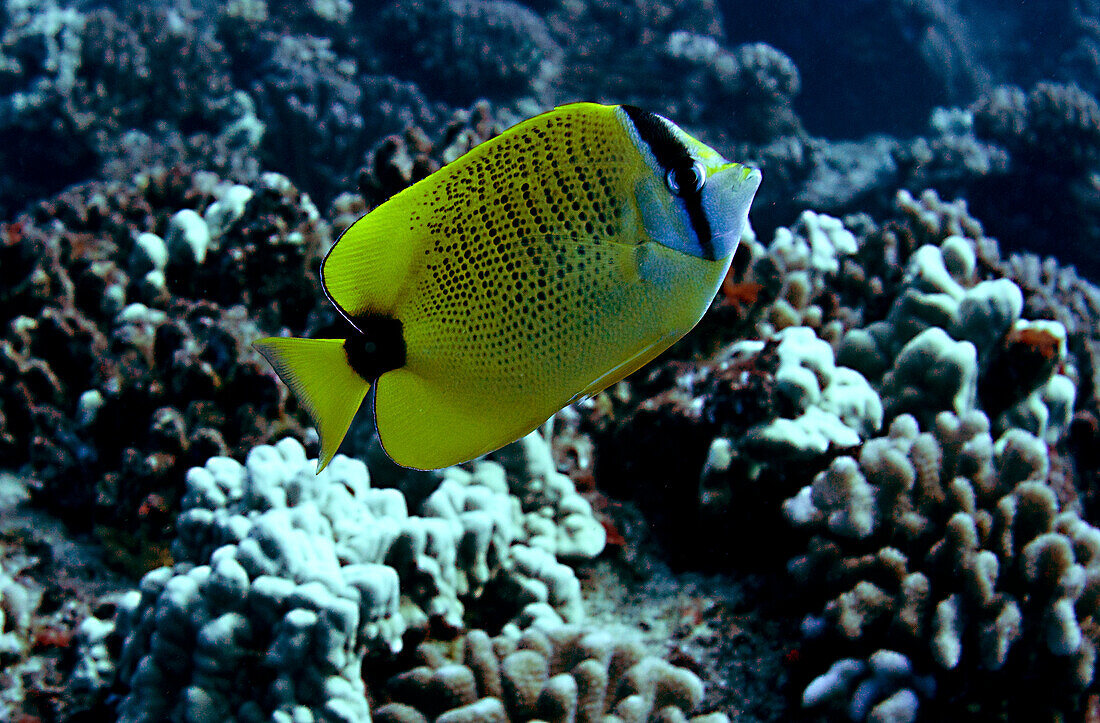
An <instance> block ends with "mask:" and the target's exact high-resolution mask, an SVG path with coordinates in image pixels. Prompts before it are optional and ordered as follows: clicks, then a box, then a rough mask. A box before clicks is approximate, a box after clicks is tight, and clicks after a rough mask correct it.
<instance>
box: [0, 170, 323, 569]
mask: <svg viewBox="0 0 1100 723" xmlns="http://www.w3.org/2000/svg"><path fill="white" fill-rule="evenodd" d="M196 209H197V210H196ZM203 214H204V215H205V217H204V215H203ZM328 243H329V236H328V227H327V225H326V224H325V223H324V222H322V221H321V220H320V218H319V214H318V212H317V210H316V209H315V208H314V207H313V206H312V204H311V203H310V202H309V200H308V198H307V197H305V196H304V195H302V194H301V193H300V192H299V191H298V190H297V189H296V188H294V186H293V185H291V184H290V183H289V181H287V180H286V179H285V178H284V177H281V176H278V175H276V174H267V175H264V176H263V177H262V178H261V179H260V180H259V181H258V182H257V183H256V184H255V185H254V186H251V187H243V186H233V185H231V184H228V183H223V182H220V181H219V180H218V179H217V178H216V177H215V176H213V175H212V174H209V173H197V174H183V173H178V172H168V173H164V174H152V175H150V176H148V177H147V178H145V179H144V180H143V182H142V185H141V186H139V187H137V188H132V189H127V190H119V189H116V188H112V187H110V186H102V185H93V186H89V187H85V188H82V189H79V190H75V191H71V192H68V193H66V194H63V195H62V196H60V197H58V198H57V199H55V200H53V201H48V202H44V203H43V204H41V205H40V206H39V207H38V208H37V210H36V212H35V217H34V218H24V219H22V220H20V221H19V222H17V223H14V224H10V225H7V226H5V227H4V231H3V251H2V253H3V256H4V259H3V267H4V275H5V277H6V278H5V284H4V291H3V294H2V296H3V301H4V318H3V326H4V329H5V333H4V336H3V339H2V341H0V377H2V378H3V380H4V384H3V392H0V413H2V420H3V430H2V434H0V439H2V440H3V443H2V444H0V449H2V451H3V459H4V460H5V463H6V464H13V465H19V464H25V463H26V462H27V461H29V462H31V463H32V464H33V465H34V467H35V469H36V471H37V474H38V478H39V480H40V483H39V487H38V489H37V490H36V491H35V494H36V499H38V500H40V501H41V502H42V503H43V504H44V505H45V506H47V507H48V508H50V509H53V510H55V511H58V512H60V513H62V514H63V515H64V516H65V517H66V518H67V519H69V520H70V521H71V522H72V523H73V524H74V525H76V526H77V527H80V528H87V527H89V526H97V527H98V528H99V530H100V532H101V534H102V535H103V536H104V537H105V539H108V540H109V542H110V544H111V545H112V547H115V548H116V549H117V550H118V551H119V553H120V554H123V555H124V556H126V555H129V554H131V553H133V554H136V555H137V557H135V558H134V559H132V560H127V561H126V562H127V564H133V565H134V567H135V569H138V570H141V569H143V568H144V569H148V567H149V566H150V565H156V564H159V562H161V560H159V559H158V556H160V557H163V556H164V555H165V554H166V539H165V536H166V533H167V529H166V527H167V526H170V524H171V520H172V518H173V516H174V515H173V508H174V505H175V504H176V499H177V496H178V494H179V493H180V491H181V490H182V486H183V473H184V471H185V470H186V469H187V468H188V467H189V466H191V465H194V464H196V463H198V462H199V461H201V460H202V459H205V458H206V457H208V456H210V455H215V454H227V453H228V452H229V451H230V450H231V449H236V448H238V445H240V444H242V443H243V444H249V443H258V442H263V441H267V440H270V439H273V438H274V437H275V436H276V435H282V434H285V433H288V432H295V433H297V434H299V435H300V436H301V437H302V438H303V439H304V438H305V436H304V430H303V428H302V427H301V425H300V423H299V421H298V420H297V419H296V418H295V417H294V416H293V412H294V408H293V407H288V403H289V401H288V396H287V392H286V390H285V389H283V388H282V387H281V386H280V385H279V384H278V382H277V381H276V380H275V379H274V378H273V377H272V376H271V374H270V371H269V369H268V368H267V366H266V364H265V363H264V362H263V360H262V359H261V358H260V357H259V356H258V355H257V354H255V353H254V352H252V351H251V349H250V348H249V344H250V342H251V341H252V340H253V339H255V338H256V337H258V336H261V335H262V333H263V332H264V331H268V332H278V331H279V330H280V329H281V328H283V326H284V325H285V326H287V327H289V328H292V329H302V328H303V327H305V326H306V325H307V323H309V322H308V319H309V316H310V314H311V312H312V309H313V308H314V307H315V305H316V304H317V302H318V300H317V299H316V295H315V294H314V292H313V291H312V286H311V283H310V281H311V280H314V279H315V278H316V276H315V274H316V271H315V269H316V264H317V261H318V259H319V254H320V253H321V252H322V250H323V249H324V248H325V247H326V246H327V245H328Z"/></svg>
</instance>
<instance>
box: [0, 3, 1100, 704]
mask: <svg viewBox="0 0 1100 723" xmlns="http://www.w3.org/2000/svg"><path fill="white" fill-rule="evenodd" d="M773 5H774V4H772V5H766V4H745V3H742V4H732V3H717V2H714V0H692V1H691V2H671V1H669V0H568V1H558V0H531V1H530V2H516V1H514V0H431V1H430V2H427V3H421V4H419V5H416V6H413V5H410V4H407V3H399V2H390V3H383V4H377V6H375V5H371V4H363V3H358V4H356V3H352V2H349V1H348V0H311V1H310V2H306V3H291V2H284V1H282V0H230V1H229V2H225V3H198V4H194V3H183V2H178V1H177V0H168V1H167V2H164V3H159V4H156V5H154V6H140V7H137V6H134V7H129V6H125V7H124V6H123V4H119V3H108V4H106V5H104V4H102V3H100V4H99V5H96V4H95V3H92V4H88V3H75V2H72V1H71V0H4V1H3V2H0V135H3V137H4V139H5V141H7V142H6V143H5V144H4V145H3V147H0V217H2V218H0V309H2V311H0V466H2V467H4V469H5V470H13V469H16V470H19V471H20V473H21V474H23V475H25V478H24V477H23V476H20V477H13V476H11V475H9V474H7V472H4V473H3V474H0V623H2V624H0V678H2V679H3V682H4V685H3V686H0V687H3V689H4V693H3V695H2V696H0V706H2V707H0V717H3V718H5V719H7V718H11V719H13V720H22V721H23V722H24V723H30V721H34V720H50V721H53V720H57V721H62V720H69V719H72V720H87V719H97V720H100V719H102V720H106V719H111V718H113V717H115V716H118V715H121V717H122V719H124V720H165V719H169V720H171V719H178V720H183V719H188V718H189V717H190V718H202V717H205V718H208V719H239V720H258V719H261V718H263V719H267V718H271V719H275V720H308V719H314V718H319V719H328V720H331V719H342V720H351V719H357V720H361V719H365V718H366V717H367V715H368V714H369V715H371V716H373V717H374V718H377V719H381V720H401V721H404V720H410V721H413V720H416V721H419V720H431V719H439V720H474V719H478V720H485V719H500V720H525V719H530V718H533V717H538V718H539V719H545V720H570V719H572V720H584V719H601V720H604V719H627V720H632V719H655V720H686V719H689V718H690V716H693V715H694V716H696V718H695V719H696V720H712V721H714V720H724V719H725V716H727V715H728V716H730V717H736V718H738V719H746V720H753V719H755V720H776V719H781V718H782V719H789V718H795V717H802V718H805V719H812V720H837V719H840V718H848V719H856V720H914V719H916V718H917V717H918V716H919V717H924V718H929V719H957V718H961V717H964V715H965V716H970V717H973V716H975V715H980V716H985V717H989V718H1004V717H1027V718H1028V719H1038V718H1057V717H1061V718H1062V719H1089V718H1090V717H1095V711H1096V710H1097V708H1096V701H1097V700H1098V699H1097V693H1096V691H1097V690H1098V684H1097V681H1096V680H1095V674H1094V667H1095V657H1096V647H1097V645H1098V644H1100V638H1098V636H1097V624H1096V613H1097V610H1096V607H1097V600H1098V599H1100V598H1098V596H1097V594H1096V589H1095V588H1096V580H1097V579H1100V575H1098V573H1097V564H1098V563H1097V550H1098V549H1100V548H1098V544H1100V542H1098V540H1100V533H1098V532H1097V530H1096V528H1095V527H1094V526H1093V525H1094V523H1095V522H1096V520H1097V519H1098V518H1097V515H1100V452H1098V450H1100V386H1098V384H1097V380H1098V379H1100V323H1098V319H1100V291H1098V290H1097V289H1096V288H1095V287H1094V286H1092V285H1091V284H1090V283H1089V282H1088V280H1087V279H1088V278H1090V277H1095V276H1096V274H1097V273H1098V270H1100V261H1098V259H1097V257H1096V254H1095V251H1094V249H1095V247H1096V243H1095V242H1096V241H1097V235H1098V231H1097V228H1100V225H1098V223H1097V218H1098V211H1100V205H1098V203H1100V202H1098V201H1097V199H1100V105H1098V103H1097V100H1096V98H1097V95H1098V94H1100V72H1098V68H1100V63H1098V61H1097V58H1100V53H1098V52H1097V49H1098V48H1100V33H1098V30H1097V28H1098V27H1100V26H1098V24H1097V22H1096V3H1095V2H1093V1H1092V0H1090V1H1088V2H1063V3H1048V4H1038V3H1022V4H1019V3H1017V4H1015V5H1012V6H1011V7H1009V6H1006V5H1005V4H1004V3H999V4H998V3H994V2H991V1H990V0H975V2H969V3H962V2H959V1H957V0H942V1H940V0H875V1H874V2H872V1H870V0H864V1H856V2H850V3H840V4H837V3H834V4H830V6H829V8H828V11H827V12H821V8H820V7H816V6H812V4H806V3H789V4H780V5H775V6H773ZM991 18H994V19H996V20H997V22H995V23H993V22H990V19H991ZM994 26H995V27H996V28H997V30H996V32H992V31H989V30H987V28H992V27H994ZM869 28H873V30H870V31H869V30H868V29H869ZM573 100H596V101H606V102H620V103H622V102H626V103H633V104H636V105H640V106H643V107H645V108H647V109H650V110H653V111H656V112H659V113H663V114H665V115H667V116H669V117H670V118H673V119H675V120H676V121H677V122H679V123H681V124H683V125H684V127H686V128H689V129H690V130H691V132H692V133H693V134H697V135H698V136H699V137H701V138H705V139H706V140H707V142H708V143H711V144H713V145H714V146H715V147H716V148H719V149H721V150H722V152H723V153H724V154H725V155H727V156H728V157H730V158H733V159H736V160H739V161H747V162H750V163H753V164H755V165H759V166H761V167H762V168H763V171H764V176H765V178H766V183H765V185H764V187H763V188H762V189H761V193H760V195H759V196H758V198H757V202H756V204H755V205H754V210H753V224H754V226H755V228H756V230H757V231H758V232H759V233H760V236H759V238H758V237H757V236H756V235H755V234H753V233H752V231H751V230H749V231H748V232H747V233H746V236H745V238H744V239H743V240H742V248H741V250H740V251H739V253H738V255H737V258H736V259H735V263H734V266H733V269H732V271H731V273H730V276H729V278H728V279H727V280H726V283H725V284H724V286H723V293H722V294H721V296H720V297H719V299H718V300H717V301H716V302H715V303H714V304H713V306H712V308H711V309H710V311H709V312H708V314H707V315H706V317H705V318H704V320H703V322H702V323H701V324H700V326H699V328H698V330H697V331H696V332H695V333H694V334H692V335H691V336H689V337H688V338H686V339H684V340H683V341H682V342H681V343H679V344H678V345H677V346H676V347H674V348H673V349H672V350H671V352H670V353H669V354H668V355H666V356H665V357H663V358H662V359H659V360H657V361H656V362H655V363H654V364H653V365H651V366H650V367H649V368H647V369H646V370H644V371H643V372H641V373H639V374H637V375H635V376H633V377H632V378H630V379H629V380H627V381H626V382H624V383H622V384H619V385H616V386H615V387H613V388H611V389H608V390H606V391H605V392H603V393H601V394H599V395H597V396H596V397H594V398H593V399H590V400H584V401H581V402H579V403H578V404H576V405H574V406H572V407H570V408H568V409H566V410H565V411H564V412H563V413H562V414H561V415H559V417H558V418H557V419H556V420H554V421H553V422H552V423H551V424H549V425H547V426H546V427H545V428H544V429H543V430H541V431H540V432H539V433H536V434H532V435H531V436H529V437H527V438H525V439H523V440H520V441H519V442H517V443H516V444H514V445H512V446H510V447H508V448H506V449H503V450H500V451H499V452H497V453H495V454H494V455H491V456H490V457H489V458H488V459H482V460H478V461H476V462H473V463H470V464H467V465H463V466H461V467H455V468H450V469H447V470H442V471H437V472H430V473H413V472H409V471H406V470H402V469H399V468H396V467H395V466H394V465H392V464H391V463H390V462H389V461H388V460H386V459H384V454H383V453H382V452H381V450H380V449H379V447H378V444H377V441H376V440H372V439H370V438H369V435H370V425H369V424H362V425H358V429H356V430H353V432H352V433H351V434H350V435H349V437H348V439H347V440H346V444H345V446H344V448H343V449H344V451H345V452H348V453H350V454H352V455H354V456H357V457H360V458H361V459H362V461H356V460H353V459H349V458H346V457H341V458H338V460H337V461H336V462H334V463H333V465H332V466H331V467H330V468H329V469H328V470H326V472H325V473H324V474H323V475H321V476H320V477H315V476H314V474H313V462H312V461H311V460H310V459H309V457H310V455H311V454H312V453H313V445H314V444H315V432H313V431H312V430H311V429H309V428H308V427H307V426H306V421H307V420H306V418H305V416H304V415H303V414H302V412H301V410H299V409H298V407H297V405H296V403H295V402H294V401H293V400H292V399H291V398H290V397H289V395H288V393H287V390H286V389H285V387H283V386H282V385H281V384H279V383H278V382H277V380H276V378H275V377H274V375H272V373H271V372H270V370H269V368H268V367H267V366H266V365H265V364H264V363H263V361H262V360H261V359H260V358H259V357H258V356H257V355H256V354H255V353H254V352H253V351H252V350H251V349H250V348H249V342H251V341H252V340H253V339H255V338H256V337H259V336H264V335H271V334H294V335H309V336H321V335H341V334H343V333H344V332H345V331H347V329H346V325H345V324H344V322H343V320H342V319H341V318H340V317H339V316H338V315H337V314H336V313H335V312H334V311H333V309H332V308H331V306H330V305H328V304H327V303H326V302H325V299H324V298H323V295H321V294H319V293H318V278H317V274H318V272H317V268H318V264H319V262H320V259H321V258H322V256H323V254H324V253H325V252H326V251H327V249H328V248H329V246H330V245H331V243H332V241H333V238H334V237H335V236H336V234H338V233H339V232H340V231H341V230H342V229H344V228H347V226H348V225H349V224H350V223H351V222H352V221H354V220H355V218H357V217H358V216H359V215H361V214H362V213H365V212H366V211H368V210H369V209H370V208H372V207H374V206H376V205H378V204H379V203H381V202H382V201H384V200H385V199H386V198H388V197H390V196H392V195H394V194H395V193H398V192H400V191H401V190H402V189H404V188H407V187H408V186H409V185H411V184H412V183H414V182H416V181H417V180H419V179H421V178H423V177H425V176H427V175H429V174H430V173H432V172H434V171H435V170H438V169H439V168H440V167H442V166H443V165H444V164H446V163H449V162H451V161H453V160H455V159H456V158H458V157H459V156H461V155H462V154H463V153H465V152H466V151H468V150H469V149H471V148H472V147H474V146H475V145H477V144H478V143H480V142H482V141H484V140H486V139H488V138H491V137H493V136H494V135H496V134H498V133H500V132H501V131H502V130H503V129H505V128H507V127H509V126H510V125H512V124H513V123H515V122H516V121H518V120H520V119H522V118H526V117H529V116H531V115H534V114H535V113H538V112H540V111H542V110H545V109H547V108H548V107H551V106H553V105H554V104H557V103H563V102H569V101H573ZM914 134H919V135H916V136H915V137H914ZM817 135H821V136H825V137H815V136H817ZM74 184H77V185H74ZM66 188H67V189H68V190H64V191H62V189H66ZM947 199H956V200H947ZM971 212H973V214H974V215H973V216H972V215H971ZM975 217H977V218H981V219H982V223H978V221H977V220H976V218H975ZM993 237H996V238H997V239H998V240H997V241H995V240H994V239H993ZM767 239H770V241H768V240H767ZM1001 248H1004V249H1006V250H1009V251H1013V252H1023V251H1029V252H1034V253H1037V254H1039V255H1032V254H1031V253H1014V254H1012V255H1008V254H1005V255H1002V254H1001ZM1049 253H1056V255H1057V257H1058V258H1057V259H1055V258H1044V257H1043V255H1045V254H1049ZM1066 263H1074V264H1076V265H1077V267H1078V271H1079V272H1080V273H1078V271H1075V270H1074V269H1072V268H1068V267H1066V266H1065V265H1064V264H1066ZM368 406H369V405H368ZM368 413H369V409H367V410H365V412H364V414H368ZM276 439H282V440H283V441H280V442H279V443H278V444H277V445H275V446H266V445H268V444H270V443H273V442H274V441H275V440H276ZM249 450H251V451H249ZM234 460H237V461H234ZM368 468H369V470H370V472H369V474H368V472H367V469H368ZM12 480H16V482H15V483H12ZM24 498H29V502H24V501H23V500H24ZM13 499H14V500H16V502H12V501H11V500H13ZM59 520H60V521H59ZM63 524H64V525H67V526H68V527H63V526H62V525H63ZM86 533H91V534H86ZM594 559H595V561H594ZM666 563H667V565H668V566H666ZM119 569H121V570H123V571H125V572H124V574H129V575H131V576H133V578H134V579H136V578H138V577H141V576H143V575H144V577H143V578H142V582H141V583H140V587H139V588H138V589H136V590H133V589H130V588H133V587H134V585H135V582H134V580H133V579H131V580H129V581H119V580H117V579H115V575H116V572H117V571H118V570H119ZM151 569H152V570H153V571H152V572H149V570H151ZM108 570H110V571H116V572H108ZM700 571H706V572H708V573H709V572H716V573H719V574H718V575H716V576H714V577H713V578H708V579H707V580H705V581H701V579H702V578H701V576H700V574H699V572H700ZM146 573H148V574H146ZM792 579H793V581H794V584H792ZM120 588H121V589H130V591H129V592H128V593H123V594H121V595H120V594H119V589H120ZM704 590H707V591H720V593H714V594H711V593H710V592H703V591H704ZM594 610H595V611H597V617H598V619H599V625H600V626H605V624H606V627H607V629H603V627H601V628H600V629H596V628H595V627H594V626H593V625H592V624H591V622H589V621H590V620H591V619H592V617H593V615H592V613H593V611H594ZM624 619H626V620H629V621H630V622H631V623H632V624H637V625H639V626H642V627H644V628H646V629H645V630H644V631H643V630H639V631H635V632H639V633H641V634H642V637H641V638H638V639H636V640H635V639H633V638H631V639H629V640H627V639H625V638H624V639H623V640H619V639H618V632H617V631H618V629H617V628H614V627H612V625H613V624H616V623H620V622H622V621H623V620H624ZM799 621H801V629H800V630H799ZM609 631H614V632H609ZM625 637H626V638H630V637H631V636H629V635H626V636H625ZM640 641H644V643H643V642H640ZM654 654H658V655H662V654H663V655H666V656H667V657H668V658H669V661H670V662H664V661H663V660H660V659H658V658H657V657H653V655H654ZM672 663H675V665H673V664H672ZM678 666H679V667H678ZM689 671H690V672H689ZM765 689H766V690H765ZM784 706H785V707H784ZM800 707H801V710H799V708H800ZM700 709H701V710H714V709H720V710H721V711H722V712H721V713H716V714H712V715H709V716H708V715H706V714H699V713H698V712H697V711H698V710H700Z"/></svg>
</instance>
